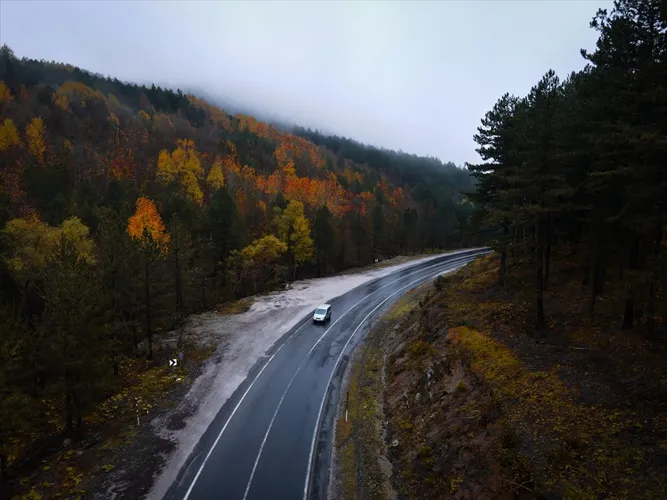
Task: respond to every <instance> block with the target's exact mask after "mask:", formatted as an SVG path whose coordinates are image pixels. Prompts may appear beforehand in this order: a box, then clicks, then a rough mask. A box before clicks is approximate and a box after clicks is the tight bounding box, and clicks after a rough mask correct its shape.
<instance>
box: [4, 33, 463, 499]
mask: <svg viewBox="0 0 667 500" xmlns="http://www.w3.org/2000/svg"><path fill="white" fill-rule="evenodd" d="M320 139H322V140H324V139H326V138H321V137H320ZM320 142H321V141H320ZM320 142H311V141H310V140H309V139H307V138H304V137H302V136H300V135H296V134H293V133H290V132H286V131H282V130H279V129H278V128H276V127H275V126H273V125H271V124H268V123H263V122H260V121H257V120H255V119H254V118H253V117H251V116H244V115H240V114H237V115H234V116H232V115H230V114H228V113H226V112H225V111H224V110H222V109H219V108H217V107H215V106H212V105H211V104H209V103H207V102H206V101H204V100H203V99H200V98H198V97H195V96H193V95H186V94H183V93H182V92H181V91H172V90H168V89H162V88H159V87H155V86H151V87H144V86H138V85H133V84H129V83H124V82H120V81H118V80H116V79H112V78H107V77H103V76H100V75H94V74H91V73H89V72H86V71H85V70H82V69H79V68H76V67H73V66H71V65H68V64H64V63H56V62H46V61H36V60H29V59H17V58H16V57H15V56H14V54H13V53H12V51H11V50H10V49H9V48H8V47H6V46H5V47H2V49H0V228H1V229H2V233H1V235H2V238H1V241H0V254H1V258H0V283H1V285H0V398H1V399H2V407H1V408H0V476H1V479H2V481H1V483H2V484H1V486H2V488H0V491H3V492H4V491H7V490H6V488H9V487H18V479H19V478H20V477H22V476H24V475H25V474H29V473H30V472H31V471H34V470H35V468H36V467H38V466H39V464H40V461H41V460H42V459H43V458H44V457H46V456H55V455H53V453H54V446H55V450H58V447H59V444H58V443H62V442H63V441H62V440H63V438H67V439H66V441H65V442H68V443H69V442H70V439H74V440H80V439H83V438H86V439H87V438H89V437H90V435H89V434H88V433H87V432H88V430H89V429H91V428H93V429H99V428H101V426H102V427H103V426H104V425H107V424H109V423H114V422H115V424H114V425H117V424H118V419H119V418H120V419H125V420H127V419H128V418H129V419H130V420H129V422H130V423H131V422H133V419H134V413H135V412H137V414H138V412H139V411H140V410H141V411H142V412H144V411H145V412H146V413H147V414H148V413H149V412H150V411H152V410H151V409H152V407H153V402H154V400H155V399H156V398H155V396H156V394H161V393H162V392H163V391H165V390H167V389H168V388H169V387H171V386H172V385H173V384H174V380H173V377H172V376H171V375H170V374H168V373H166V372H165V371H164V370H163V365H164V366H166V357H167V356H169V355H173V354H174V352H164V351H162V350H160V352H156V349H155V348H154V345H156V344H159V342H158V340H159V337H160V335H162V334H164V333H165V332H168V331H174V329H178V328H181V327H182V326H183V325H184V324H185V319H186V317H187V316H188V315H190V314H192V313H195V312H198V311H203V310H208V309H212V308H215V307H217V306H219V304H221V303H223V302H232V301H234V300H236V299H239V298H243V297H246V296H248V295H252V294H260V293H264V292H266V291H268V290H271V289H275V288H276V287H279V286H283V284H284V283H285V281H289V280H293V279H295V278H297V277H299V278H304V277H313V276H326V275H331V274H334V273H337V272H340V271H343V270H345V269H348V268H351V267H358V266H364V265H368V264H370V263H372V262H374V261H376V260H378V259H380V260H382V259H387V258H390V257H392V256H395V255H397V254H404V255H407V254H414V253H416V252H424V251H425V250H429V251H430V250H432V249H444V248H449V247H456V246H460V245H462V244H469V243H472V242H473V241H474V238H475V236H474V235H472V236H471V235H470V234H469V233H470V231H468V229H467V228H468V226H467V223H468V219H469V217H470V214H471V213H472V205H471V204H470V203H467V202H466V201H464V199H463V198H462V197H461V195H460V191H461V190H462V189H469V188H470V187H471V178H470V176H469V174H468V173H467V171H465V170H461V169H457V168H456V167H452V168H449V167H448V168H443V169H442V171H439V172H438V173H437V175H436V174H433V176H431V177H428V178H423V179H422V178H421V177H420V176H419V172H420V171H430V170H432V169H433V167H432V163H433V160H432V159H428V158H417V157H414V156H410V157H408V156H406V155H398V154H395V153H393V152H383V154H384V155H385V158H380V160H378V159H377V158H375V157H373V158H370V157H365V156H364V155H363V154H362V155H360V154H358V153H359V151H362V152H363V151H367V152H369V151H374V150H375V149H374V148H369V147H366V146H363V145H359V144H357V145H356V146H355V149H354V150H353V151H346V150H344V149H343V150H341V149H340V148H338V149H336V150H333V151H332V150H331V149H328V148H327V144H321V143H320ZM387 155H388V156H387ZM387 158H389V159H387ZM385 159H387V161H385ZM437 168H439V167H437ZM437 168H436V170H437ZM408 172H409V174H408ZM429 190H430V192H431V193H437V196H434V195H423V193H424V192H425V191H429ZM443 193H446V195H445V196H443ZM229 307H230V308H231V310H234V309H235V308H239V307H241V308H242V307H243V306H242V305H241V306H239V303H232V305H231V306H229ZM179 331H181V330H179ZM181 337H182V335H179V336H178V339H177V341H176V342H175V345H174V346H173V348H174V349H176V348H178V349H183V345H182V338H181ZM162 347H164V346H163V345H161V346H160V349H162ZM208 355H210V350H207V349H204V348H199V347H193V348H191V349H189V350H188V351H187V356H188V358H189V360H190V362H191V363H195V365H196V362H197V360H201V359H203V358H205V357H206V356H208ZM188 370H190V368H187V369H185V371H184V372H183V373H182V376H183V377H186V376H187V375H188ZM178 380H181V379H180V378H179V379H178ZM130 386H131V387H133V392H132V394H135V395H136V398H138V399H136V400H133V401H129V400H128V396H127V394H128V393H127V387H130ZM121 415H122V416H121ZM126 423H127V422H126ZM107 427H108V425H107ZM72 453H73V451H72V450H71V449H70V450H68V451H66V452H63V453H58V454H57V457H58V460H66V459H68V458H69V457H71V456H72ZM63 457H64V458H63ZM59 463H60V462H59ZM44 467H47V466H44ZM49 467H50V466H49ZM63 467H64V466H63ZM44 470H45V471H46V470H47V469H44ZM58 470H60V469H58ZM63 470H65V469H64V468H63ZM54 471H55V469H54ZM61 472H62V471H61ZM72 474H74V473H72V472H71V471H70V472H67V473H66V477H64V478H61V479H62V485H63V487H64V488H65V489H67V488H70V489H71V488H74V489H76V488H75V486H76V485H78V484H79V481H80V478H79V479H78V480H77V479H76V477H74V476H73V477H69V476H70V475H72ZM56 476H57V475H56ZM58 477H59V476H58ZM47 482H48V481H47ZM40 488H42V490H43V488H44V487H43V486H41V487H40Z"/></svg>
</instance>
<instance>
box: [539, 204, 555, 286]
mask: <svg viewBox="0 0 667 500" xmlns="http://www.w3.org/2000/svg"><path fill="white" fill-rule="evenodd" d="M553 229H554V219H553V216H549V221H548V223H547V231H546V233H547V234H546V247H545V250H544V280H543V283H542V287H543V288H544V289H545V290H546V289H547V288H548V287H549V268H550V265H551V244H552V242H553Z"/></svg>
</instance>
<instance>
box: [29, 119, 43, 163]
mask: <svg viewBox="0 0 667 500" xmlns="http://www.w3.org/2000/svg"><path fill="white" fill-rule="evenodd" d="M25 135H26V139H27V143H28V149H29V150H30V152H31V153H32V154H33V155H34V156H35V158H37V161H38V162H39V163H43V162H44V153H45V152H46V142H45V141H44V121H43V120H42V119H41V118H40V117H36V118H33V119H32V120H31V121H30V123H29V124H28V125H26V127H25Z"/></svg>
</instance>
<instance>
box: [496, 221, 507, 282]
mask: <svg viewBox="0 0 667 500" xmlns="http://www.w3.org/2000/svg"><path fill="white" fill-rule="evenodd" d="M508 232H509V226H508V224H507V221H506V220H505V221H504V222H503V242H502V244H501V245H502V246H501V247H500V248H501V250H500V269H499V270H498V284H499V285H500V286H505V273H506V272H507V233H508Z"/></svg>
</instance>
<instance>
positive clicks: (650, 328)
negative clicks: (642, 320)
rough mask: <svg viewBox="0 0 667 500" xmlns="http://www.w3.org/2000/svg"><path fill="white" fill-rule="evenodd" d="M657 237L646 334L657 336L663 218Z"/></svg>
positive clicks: (649, 290) (652, 265)
mask: <svg viewBox="0 0 667 500" xmlns="http://www.w3.org/2000/svg"><path fill="white" fill-rule="evenodd" d="M654 234H655V239H654V241H653V245H654V246H653V262H652V263H651V268H652V269H651V275H650V278H649V289H648V304H647V311H646V335H647V336H649V337H653V336H655V289H656V284H657V281H658V278H659V273H660V268H661V264H662V262H661V259H660V252H661V249H662V236H663V234H662V220H661V219H660V218H658V220H657V221H656V226H655V229H654Z"/></svg>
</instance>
